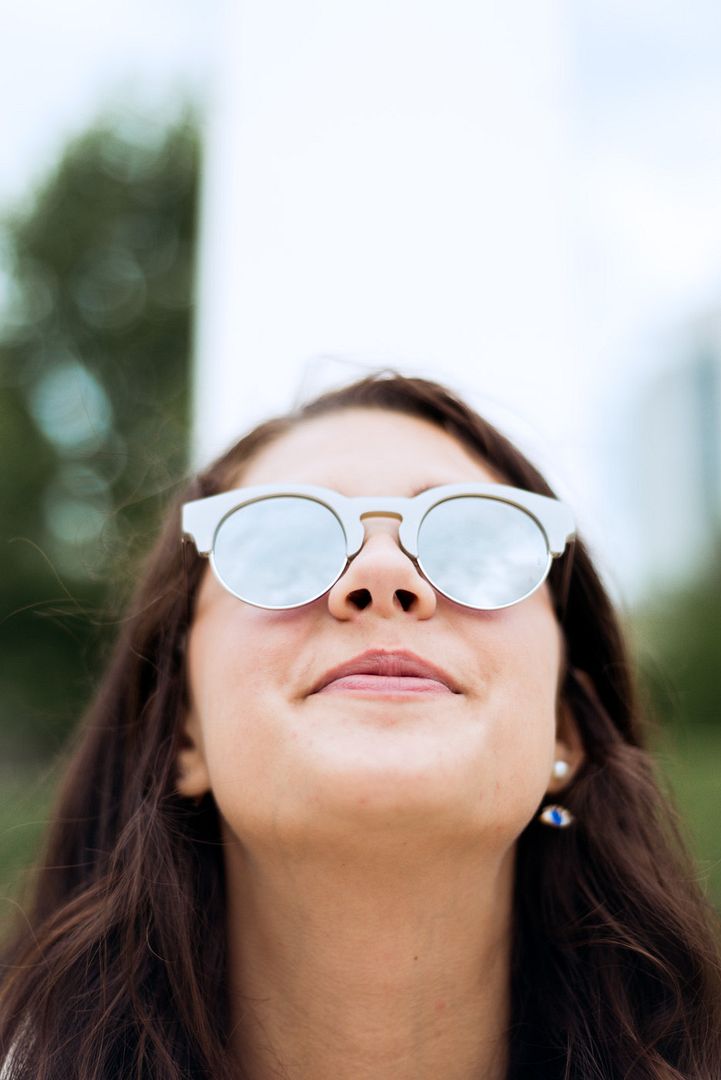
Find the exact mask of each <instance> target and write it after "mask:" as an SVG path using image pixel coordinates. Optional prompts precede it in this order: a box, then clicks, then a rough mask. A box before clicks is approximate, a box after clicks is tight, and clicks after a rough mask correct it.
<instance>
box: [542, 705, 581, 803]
mask: <svg viewBox="0 0 721 1080" xmlns="http://www.w3.org/2000/svg"><path fill="white" fill-rule="evenodd" d="M553 760H554V761H565V762H566V764H567V765H568V771H567V772H566V774H565V776H562V777H557V776H554V775H553V774H551V776H550V778H549V781H548V792H549V794H551V795H553V794H556V792H559V791H562V790H563V789H564V788H567V787H568V785H569V784H570V783H571V781H572V780H573V779H574V777H575V776H576V775H577V773H578V771H579V770H580V768H581V766H582V765H583V763H584V761H585V760H586V752H585V750H584V747H583V740H582V738H581V734H580V731H579V729H578V724H577V722H576V717H575V715H574V713H573V709H572V708H571V705H570V703H569V702H568V701H567V700H566V698H565V696H564V695H561V697H560V699H559V704H558V717H557V720H556V745H555V752H554V756H553Z"/></svg>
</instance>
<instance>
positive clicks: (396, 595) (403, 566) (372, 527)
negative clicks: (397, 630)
mask: <svg viewBox="0 0 721 1080" xmlns="http://www.w3.org/2000/svg"><path fill="white" fill-rule="evenodd" d="M365 530H366V538H365V541H364V543H363V546H362V548H361V549H360V551H359V552H358V554H357V555H356V556H355V558H354V559H353V560H352V561H351V563H350V565H349V567H348V569H347V570H346V571H345V573H344V574H343V575H342V576H341V577H340V578H339V579H338V581H336V583H335V585H334V586H333V587H332V589H331V590H330V592H329V593H328V610H329V612H330V614H331V615H333V616H334V617H335V618H336V619H341V620H346V621H347V620H349V619H352V618H353V617H354V616H356V615H357V614H358V612H359V611H363V610H366V609H368V610H370V611H373V612H374V613H375V614H376V615H379V616H380V617H381V618H385V619H388V618H392V617H393V616H395V615H397V614H398V613H399V612H407V613H408V614H409V615H413V616H415V618H417V619H429V618H430V617H431V616H432V615H433V613H434V612H435V610H436V600H437V598H436V592H435V589H434V588H433V586H432V585H430V584H429V583H428V582H427V581H426V579H425V578H424V577H422V576H421V574H420V573H419V572H418V570H417V569H416V566H415V564H414V563H413V562H412V560H411V559H410V558H409V557H408V556H407V555H406V554H405V552H404V551H403V550H402V548H401V547H400V544H399V542H398V524H397V522H396V523H392V522H388V521H381V520H379V519H377V518H374V519H372V520H368V521H366V523H365Z"/></svg>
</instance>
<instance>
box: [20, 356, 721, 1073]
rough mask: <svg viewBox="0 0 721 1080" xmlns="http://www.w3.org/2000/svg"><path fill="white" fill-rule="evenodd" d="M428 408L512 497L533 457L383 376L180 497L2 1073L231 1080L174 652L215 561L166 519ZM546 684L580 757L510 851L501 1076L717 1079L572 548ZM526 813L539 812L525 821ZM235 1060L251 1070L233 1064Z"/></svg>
mask: <svg viewBox="0 0 721 1080" xmlns="http://www.w3.org/2000/svg"><path fill="white" fill-rule="evenodd" d="M354 406H363V407H372V408H379V409H386V410H393V411H397V412H402V413H406V414H410V415H412V416H417V417H421V418H423V419H425V420H428V421H430V422H431V423H433V424H436V425H438V426H439V427H440V428H442V429H443V430H445V431H446V432H448V433H449V434H451V435H452V436H454V437H455V438H457V439H458V440H459V441H460V442H461V443H462V444H464V445H465V446H466V447H468V448H469V449H470V450H471V451H472V452H473V453H474V454H476V455H479V456H480V458H481V459H482V460H483V461H484V462H486V463H487V464H489V465H490V466H491V467H492V468H493V469H495V470H496V471H497V472H498V473H499V474H500V475H501V476H502V477H504V478H505V479H506V481H507V482H508V483H510V484H513V485H515V486H517V487H521V488H525V489H527V490H529V491H535V492H538V493H540V494H543V495H553V492H552V491H551V489H550V488H549V486H548V484H547V483H546V481H545V480H544V479H543V477H542V476H541V475H540V473H539V472H538V471H537V470H536V469H535V468H534V466H533V465H531V464H530V463H529V461H528V460H527V459H526V458H525V457H524V456H523V455H522V454H521V453H520V452H519V451H518V450H517V449H516V448H515V447H514V446H513V445H512V443H511V442H510V441H509V440H508V439H507V438H506V437H504V436H503V435H502V434H501V433H500V432H499V431H497V430H496V429H495V428H494V427H493V426H492V425H491V424H490V423H488V422H487V421H486V420H484V419H482V418H481V417H479V416H478V415H477V414H476V413H475V412H474V411H473V410H472V409H470V408H469V407H468V406H467V405H466V404H465V403H464V402H463V401H462V400H460V399H459V398H458V397H457V396H456V395H455V394H453V393H452V392H451V391H449V390H448V389H447V388H445V387H443V386H441V385H439V384H437V383H434V382H429V381H427V380H423V379H417V378H408V377H404V376H402V375H399V374H398V373H397V372H388V371H382V372H376V373H374V374H373V375H371V376H368V377H366V378H363V379H361V380H360V381H357V382H355V383H353V384H352V385H349V386H346V387H344V388H342V389H340V390H335V391H332V392H329V393H326V394H324V395H322V396H320V397H318V398H316V399H315V400H314V401H312V402H310V403H307V404H304V405H302V406H299V407H298V408H296V409H295V410H293V411H292V412H290V413H288V414H286V415H284V416H281V417H277V418H274V419H271V420H269V421H267V422H265V423H263V424H261V425H260V426H259V427H257V428H255V429H254V430H253V431H252V432H251V433H250V434H248V435H246V436H245V437H244V438H242V439H241V440H240V441H239V442H237V443H236V444H235V445H234V446H232V447H231V449H230V450H229V451H228V452H227V453H226V454H225V455H224V456H222V457H221V458H219V459H218V460H217V461H216V462H215V463H214V464H212V465H211V466H210V467H209V468H208V469H206V470H205V471H203V472H201V473H200V474H199V475H197V476H195V477H194V478H193V479H191V480H190V481H189V483H188V484H187V485H185V486H184V487H183V490H182V491H180V492H178V494H177V497H176V498H175V500H174V501H173V503H172V505H171V506H170V507H169V509H168V514H167V520H166V522H165V526H164V528H163V529H162V533H161V535H160V537H159V539H158V541H157V543H156V545H155V547H154V549H153V550H152V552H151V553H150V556H149V558H148V559H147V562H146V565H145V568H144V572H143V573H142V576H141V579H140V583H139V586H138V588H137V590H136V592H135V595H134V597H133V599H132V602H131V604H130V610H129V613H128V616H127V618H125V619H124V620H123V623H122V629H121V631H120V633H119V637H118V639H117V641H116V644H115V648H114V651H113V653H112V655H111V657H110V662H109V664H108V667H107V671H106V673H105V676H104V678H103V679H102V682H101V684H100V687H99V689H98V692H97V695H96V697H95V699H94V701H93V703H92V704H91V706H90V708H89V709H88V711H87V714H86V715H85V717H84V719H83V721H82V723H81V724H80V726H79V729H78V731H77V732H76V735H75V737H74V738H73V740H72V743H71V745H70V747H69V750H68V751H67V762H66V765H65V774H64V780H63V783H62V785H61V788H60V790H59V794H58V797H57V801H56V805H55V808H54V812H53V816H52V821H51V824H50V828H49V830H48V833H47V835H46V838H45V842H44V847H43V851H42V856H41V858H40V860H39V862H38V864H37V866H36V867H35V869H34V876H33V879H32V891H31V896H30V900H29V903H28V905H27V910H25V911H23V912H22V914H21V917H20V918H19V920H18V924H17V927H15V929H14V931H13V935H12V937H11V939H10V940H9V941H8V942H6V944H5V947H4V950H3V953H2V956H1V957H0V959H1V961H2V967H1V968H0V1054H1V1055H2V1059H3V1060H5V1061H6V1065H5V1068H6V1073H5V1074H4V1075H5V1076H7V1078H8V1080H21V1078H22V1080H30V1078H32V1080H48V1078H52V1080H71V1078H78V1080H121V1078H122V1080H128V1078H131V1077H132V1078H136V1080H140V1078H144V1080H145V1078H147V1080H151V1078H152V1080H181V1078H183V1080H191V1078H193V1080H201V1078H203V1080H231V1077H232V1078H233V1080H235V1078H237V1076H238V1065H237V1062H234V1061H231V1058H230V1053H229V1049H228V1046H229V1022H230V1017H229V1014H228V1004H227V997H226V943H225V881H224V864H223V852H222V847H221V840H220V828H219V817H218V811H217V808H216V806H215V803H214V801H213V798H212V795H210V794H209V795H207V796H205V798H204V799H203V800H202V801H201V803H200V805H197V806H196V805H194V804H193V802H192V801H191V800H188V799H185V798H183V797H181V796H180V795H179V794H178V793H177V791H176V789H175V781H176V756H177V753H178V750H179V748H180V746H181V739H182V735H181V718H182V715H183V709H184V706H185V703H186V697H185V695H186V687H185V654H184V642H185V637H186V633H187V629H188V625H189V620H190V619H191V618H192V608H193V599H194V595H195V593H196V590H197V586H198V582H199V579H200V576H201V573H202V570H203V568H204V566H205V565H207V564H206V563H205V560H203V559H201V558H199V557H198V556H197V554H196V553H195V552H194V549H192V548H190V549H189V548H188V546H184V545H182V544H181V541H180V506H181V504H182V503H183V502H185V501H186V500H189V499H194V498H200V497H203V496H206V495H212V494H215V493H217V492H219V491H222V490H224V489H225V488H227V487H228V486H230V485H231V484H232V483H233V481H234V478H236V477H237V476H238V473H239V470H240V469H241V468H242V466H243V465H244V464H245V463H247V462H248V461H249V460H250V459H251V458H252V457H253V455H254V454H255V453H256V452H257V451H258V450H260V449H261V448H262V447H264V446H266V445H267V444H268V443H270V442H272V441H273V440H274V439H276V438H277V437H279V436H280V435H282V434H284V433H285V432H287V431H289V430H290V429H292V428H293V427H294V426H295V425H297V424H299V423H303V422H304V421H305V420H307V419H310V418H312V417H316V416H320V415H323V414H327V413H332V412H335V411H337V410H341V409H345V408H348V407H354ZM549 587H550V589H551V596H552V598H553V602H554V605H555V610H556V614H557V618H558V619H559V622H560V624H561V626H562V628H563V631H564V635H565V645H566V649H565V653H566V655H565V668H564V671H563V672H562V679H561V681H560V683H559V694H560V695H562V697H563V698H564V699H565V700H566V701H567V702H568V703H569V704H570V706H571V707H572V709H573V711H574V714H575V717H576V719H577V723H578V726H579V729H580V733H581V736H582V739H583V743H584V747H585V751H586V761H585V764H584V766H583V768H582V769H581V771H580V772H579V773H578V774H577V775H576V777H575V778H574V779H573V781H572V782H570V783H569V784H568V786H567V788H566V789H565V790H564V791H563V792H562V793H561V794H560V795H559V796H558V798H559V801H561V802H563V803H564V804H565V805H566V806H568V807H569V809H571V811H572V812H573V814H574V815H575V817H576V823H575V825H574V827H573V828H570V829H565V830H555V829H547V828H545V827H544V826H543V825H538V824H537V822H536V820H535V819H534V820H533V821H532V822H531V823H530V824H529V825H528V826H527V828H526V829H525V830H524V831H523V833H522V834H521V836H520V837H519V839H518V848H517V872H516V887H515V896H514V938H513V950H512V970H511V980H512V983H511V993H512V998H511V1002H512V1014H511V1028H510V1031H509V1040H510V1065H509V1071H508V1080H616V1078H618V1080H719V1077H721V958H720V953H719V925H718V920H717V916H716V913H715V912H714V909H713V908H712V906H711V904H710V903H709V901H708V900H707V899H706V897H705V896H704V894H703V892H702V890H701V888H700V886H699V884H698V870H697V868H696V866H695V865H694V862H693V860H692V858H691V856H690V855H689V854H688V850H687V843H686V839H685V830H684V828H683V826H682V824H681V821H680V819H679V815H678V812H677V810H676V808H675V806H674V803H673V799H672V796H671V795H670V794H669V793H668V792H667V791H666V790H665V789H664V785H663V784H662V782H661V781H660V779H659V777H658V776H657V773H656V767H655V764H654V760H653V758H652V756H651V754H650V752H649V750H648V749H647V740H648V735H649V723H648V721H647V720H646V719H645V718H644V716H642V711H641V707H640V694H639V692H638V688H637V686H636V682H635V677H634V673H633V670H632V665H631V659H630V653H629V650H628V646H627V643H626V641H625V639H624V635H623V633H622V627H621V625H620V621H619V618H618V616H617V614H616V612H615V611H614V609H613V606H612V604H611V602H610V600H609V598H608V596H607V594H606V592H605V590H604V588H603V585H602V583H601V581H600V580H599V577H598V574H597V573H596V571H595V570H594V567H593V565H592V563H591V560H590V558H589V554H588V551H587V548H586V546H585V545H584V543H583V540H582V539H580V538H577V540H576V542H575V545H573V546H572V547H571V549H569V550H568V551H567V552H566V554H565V556H564V557H563V558H562V559H558V560H554V563H553V568H552V571H551V574H550V577H549ZM539 809H540V807H539ZM241 1070H242V1065H241Z"/></svg>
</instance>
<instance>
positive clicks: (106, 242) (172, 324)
mask: <svg viewBox="0 0 721 1080" xmlns="http://www.w3.org/2000/svg"><path fill="white" fill-rule="evenodd" d="M198 161H199V145H198V136H197V129H196V124H195V122H194V120H193V118H192V116H191V115H190V114H189V113H185V114H183V115H182V116H181V117H180V118H179V119H176V120H174V121H172V122H170V121H169V122H168V123H167V124H166V125H165V126H164V127H162V128H158V126H157V125H156V126H150V125H143V124H141V123H139V122H138V121H137V120H133V119H132V118H131V117H130V116H128V115H123V114H118V115H116V116H113V117H108V118H107V119H106V120H103V121H102V122H101V123H99V124H98V125H97V126H96V127H95V128H93V129H92V130H91V131H89V132H87V133H86V134H84V135H83V136H81V137H80V138H78V139H76V140H75V141H74V142H72V143H71V144H70V145H69V146H68V147H67V149H66V152H65V153H64V155H63V157H62V160H61V161H60V163H59V165H58V167H57V169H56V170H55V171H54V172H53V174H52V175H51V176H50V177H49V178H48V179H47V180H46V182H45V183H44V185H43V186H42V187H41V188H40V189H39V190H38V191H37V193H36V194H35V196H34V198H33V199H32V201H31V202H30V203H29V204H28V205H27V206H26V207H24V208H22V210H21V211H19V212H16V213H14V214H13V215H12V216H7V217H6V219H5V221H4V222H3V224H2V229H1V231H0V275H2V276H1V278H0V302H1V304H2V315H1V317H0V453H1V455H2V465H1V467H0V552H1V555H2V568H3V573H2V577H1V579H0V758H2V757H4V758H6V759H7V757H8V756H10V757H12V758H14V759H17V758H18V757H20V756H25V757H33V756H36V757H42V756H45V755H47V754H48V753H52V752H54V751H55V750H56V749H57V748H58V747H59V746H60V745H61V744H62V742H63V740H64V737H65V735H66V733H67V731H68V729H69V728H70V727H71V726H72V725H73V723H74V722H75V721H76V719H77V717H78V715H79V713H80V712H81V711H82V707H83V705H84V704H85V702H86V701H87V699H88V696H89V694H90V692H91V690H92V686H93V681H94V679H95V677H96V675H97V671H98V667H99V664H100V663H101V662H102V658H103V656H104V655H105V652H106V651H107V646H108V644H109V642H110V641H111V640H112V637H113V636H114V615H113V598H117V601H116V602H118V603H119V602H120V601H121V599H122V597H123V596H124V595H125V594H127V592H128V591H129V587H130V586H131V585H132V576H133V574H132V566H133V562H134V559H135V558H137V556H138V555H139V554H140V553H141V551H142V550H143V549H144V548H145V547H146V545H147V542H148V540H149V538H150V537H151V536H152V534H153V531H154V529H155V527H156V524H157V517H158V512H159V510H160V508H161V505H162V504H163V503H164V501H165V499H164V497H165V496H167V493H168V490H169V489H170V488H172V486H173V484H174V483H176V482H177V480H178V479H179V478H180V476H181V475H182V474H183V473H184V471H185V468H186V463H187V452H188V427H189V423H188V417H189V382H190V378H189V376H190V336H191V315H192V306H193V268H194V246H195V234H196V202H197V189H198Z"/></svg>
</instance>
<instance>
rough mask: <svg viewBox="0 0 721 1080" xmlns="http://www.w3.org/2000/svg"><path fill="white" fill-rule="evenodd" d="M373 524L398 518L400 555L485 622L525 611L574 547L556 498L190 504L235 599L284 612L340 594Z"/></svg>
mask: <svg viewBox="0 0 721 1080" xmlns="http://www.w3.org/2000/svg"><path fill="white" fill-rule="evenodd" d="M369 517H393V518H396V519H398V521H399V522H400V524H399V529H398V539H399V542H400V546H401V548H402V549H403V551H404V552H405V553H406V555H408V557H409V558H411V559H412V560H413V562H414V563H415V565H416V567H417V568H418V570H419V571H420V573H421V574H422V575H423V576H424V577H425V578H426V579H427V580H428V581H429V582H430V584H431V585H432V586H433V587H434V589H436V590H437V591H438V592H439V593H442V595H443V596H445V597H447V598H448V599H449V600H453V601H454V602H455V603H457V604H462V605H463V606H464V607H469V608H475V609H476V610H479V611H494V610H496V609H498V608H504V607H509V606H510V605H511V604H518V603H520V601H521V600H525V599H526V597H528V596H530V595H531V593H533V592H535V591H536V589H538V588H539V587H540V586H541V585H542V584H543V582H544V581H545V580H546V578H547V576H548V573H549V570H550V568H551V563H552V561H553V559H556V558H559V557H560V556H561V555H563V553H564V551H565V550H566V545H567V543H568V542H569V540H572V539H573V538H574V536H575V526H574V519H573V514H572V512H571V510H570V508H569V507H568V506H567V505H566V504H565V503H562V502H560V501H559V500H558V499H554V498H550V497H549V496H547V495H537V494H536V493H535V492H531V491H523V490H521V489H520V488H515V487H508V486H506V485H504V484H473V483H468V484H444V485H443V486H441V487H433V488H428V489H427V490H425V491H423V492H421V493H420V494H418V495H414V496H413V497H411V498H402V497H398V498H395V497H388V496H379V497H370V496H368V497H366V496H360V497H356V498H349V497H347V496H345V495H341V494H339V493H338V492H337V491H332V490H331V489H330V488H324V487H316V486H314V485H311V484H263V485H260V486H257V487H246V488H237V489H236V490H234V491H224V492H222V493H221V494H220V495H210V496H209V497H207V498H205V499H196V500H194V501H193V502H188V503H185V505H184V506H183V517H182V527H183V534H184V537H187V538H189V539H192V540H193V541H194V543H195V546H196V548H197V551H198V553H199V554H200V555H204V556H207V557H208V558H209V559H210V565H211V567H212V569H213V573H214V574H215V576H216V578H217V579H218V581H219V582H220V584H221V585H223V586H224V587H225V588H226V589H227V590H228V591H229V592H231V593H232V594H233V596H237V597H238V599H239V600H243V601H244V602H245V603H247V604H252V605H254V606H255V607H261V608H269V609H271V610H285V609H288V608H296V607H301V606H303V605H304V604H310V603H311V602H312V601H313V600H317V599H318V598H319V597H321V596H323V595H324V594H325V593H327V592H328V591H329V589H331V588H332V586H333V585H334V584H335V583H336V581H338V579H339V578H340V577H341V575H342V574H343V573H344V571H345V570H346V569H347V567H348V565H349V563H350V561H351V560H352V559H353V558H354V557H355V556H356V555H357V554H358V552H359V551H360V549H361V547H362V545H363V541H364V538H365V530H364V526H363V521H364V519H365V518H369Z"/></svg>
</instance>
